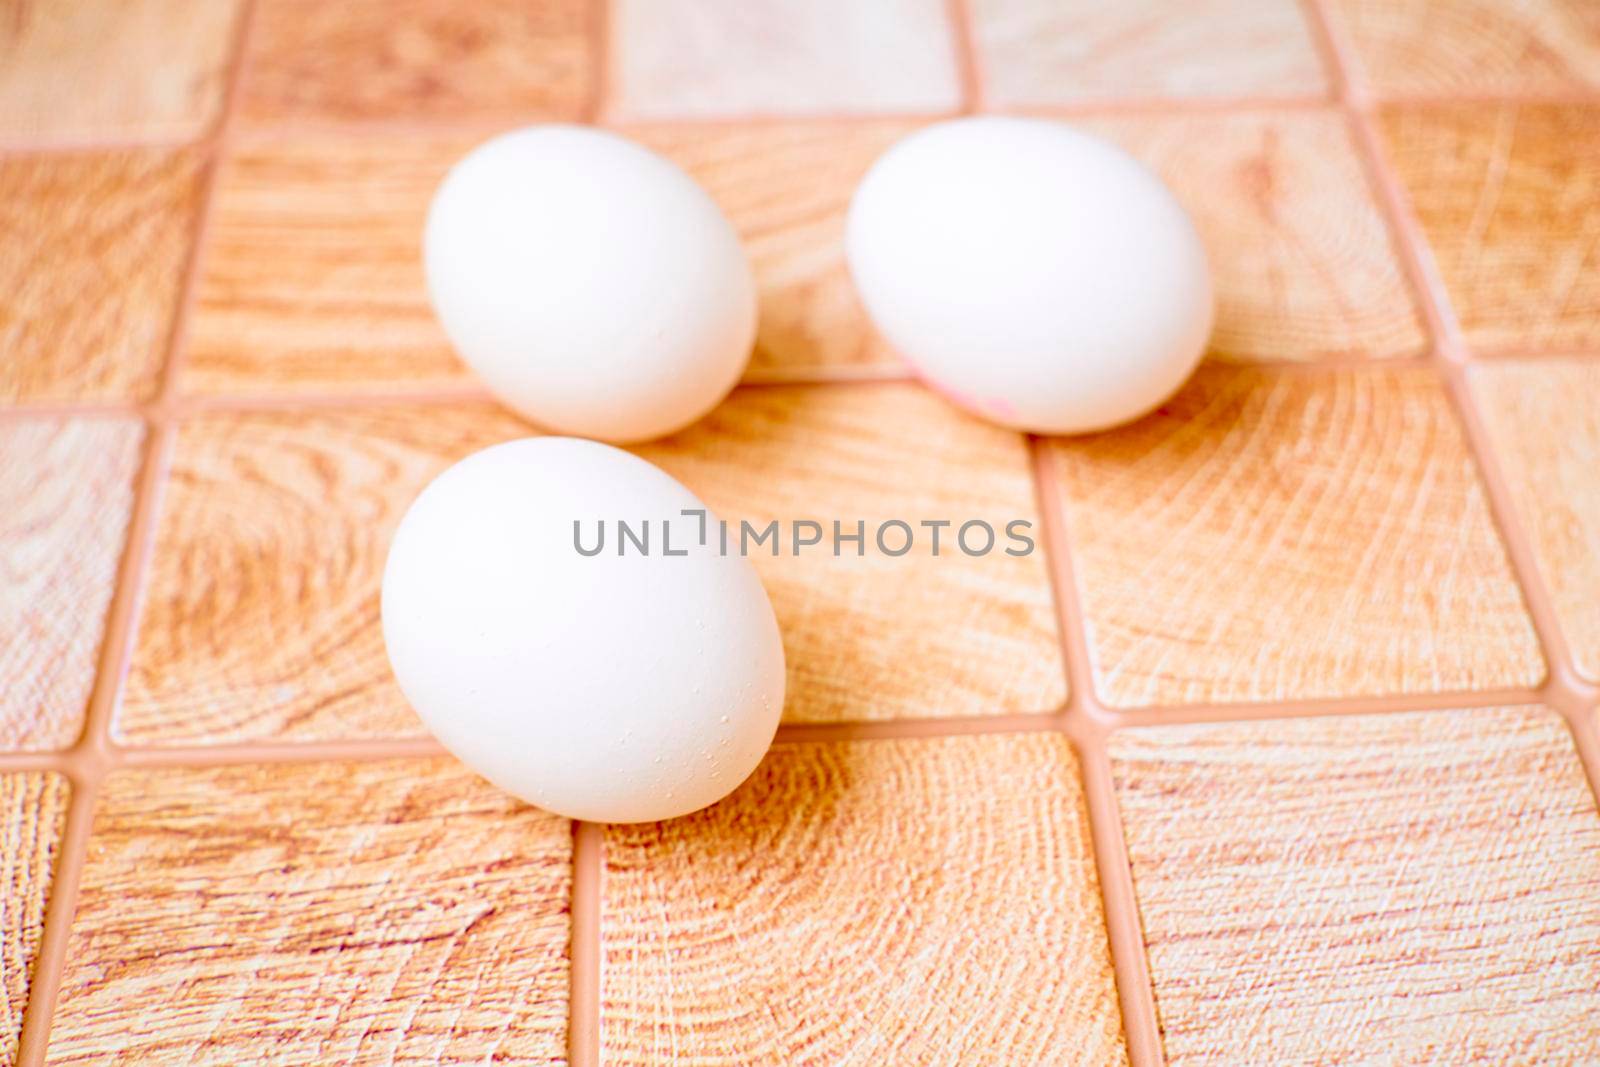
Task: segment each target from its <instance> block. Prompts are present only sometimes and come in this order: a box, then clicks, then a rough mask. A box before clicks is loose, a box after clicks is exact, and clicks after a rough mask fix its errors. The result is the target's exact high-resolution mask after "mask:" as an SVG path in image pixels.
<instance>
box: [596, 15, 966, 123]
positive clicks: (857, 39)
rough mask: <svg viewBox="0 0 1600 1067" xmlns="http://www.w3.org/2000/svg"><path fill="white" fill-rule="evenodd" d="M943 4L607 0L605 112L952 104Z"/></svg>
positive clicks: (730, 112) (778, 111)
mask: <svg viewBox="0 0 1600 1067" xmlns="http://www.w3.org/2000/svg"><path fill="white" fill-rule="evenodd" d="M946 7H947V5H946V4H945V3H943V2H942V0H879V2H878V3H872V4H859V3H855V2H853V0H808V2H807V3H803V4H796V3H789V2H786V0H709V2H695V0H614V2H613V3H612V4H611V5H610V15H611V19H612V35H613V36H612V47H613V49H615V52H614V54H613V56H612V60H611V68H610V76H611V78H612V79H613V81H614V84H613V85H612V86H611V90H612V94H613V95H612V100H611V105H610V106H611V110H612V111H613V112H614V113H615V114H616V115H617V116H620V117H628V118H680V117H687V116H716V115H723V116H738V115H783V114H796V113H800V114H805V113H814V112H818V111H822V112H856V113H867V114H871V113H874V112H918V113H929V112H948V111H954V110H955V108H956V107H957V106H958V105H959V103H960V81H959V74H958V70H957V56H956V48H955V41H954V40H953V39H952V38H951V34H950V26H949V23H948V22H947V21H946V16H947V10H946Z"/></svg>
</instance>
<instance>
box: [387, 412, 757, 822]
mask: <svg viewBox="0 0 1600 1067" xmlns="http://www.w3.org/2000/svg"><path fill="white" fill-rule="evenodd" d="M704 510H705V505H704V504H702V503H701V502H700V501H699V500H697V499H696V498H695V496H694V494H692V493H691V492H689V490H688V489H686V488H684V486H682V485H681V484H679V483H678V482H677V481H676V480H674V479H673V478H672V477H671V476H670V475H668V474H666V473H665V472H663V471H661V470H660V469H658V468H656V467H655V466H653V465H652V464H650V463H648V462H647V461H645V460H643V459H640V458H639V457H637V456H634V455H632V454H631V453H628V452H624V451H622V450H620V449H617V448H613V447H611V446H609V445H604V444H600V443H597V442H593V441H584V440H577V439H573V438H559V437H542V438H530V439H527V440H520V441H512V442H508V443H506V444H501V445H496V446H494V447H492V448H488V449H485V450H483V451H481V452H478V453H475V454H474V455H471V456H469V457H467V458H466V459H463V460H461V461H460V462H459V463H457V464H455V465H454V466H452V467H451V468H449V469H448V470H446V471H445V472H444V473H443V474H441V475H439V477H437V478H436V479H434V481H433V482H432V483H430V484H429V485H428V486H427V488H425V489H424V490H423V491H422V493H421V494H420V495H419V496H418V497H417V499H416V500H415V501H414V502H413V503H412V505H411V507H410V509H409V510H408V511H407V512H406V514H405V516H404V518H403V519H402V520H401V523H400V526H399V528H398V530H397V531H396V533H395V537H394V541H393V544H392V546H391V547H390V550H389V558H388V561H387V564H386V565H385V569H384V576H383V633H384V640H385V643H386V645H387V647H388V651H389V660H390V663H391V664H392V666H393V668H394V673H395V677H396V679H397V680H398V681H399V684H400V688H401V690H402V691H403V692H404V693H405V695H406V698H407V699H408V700H409V701H410V702H411V704H412V706H413V707H414V708H415V709H416V711H417V714H418V715H420V716H421V718H422V720H423V722H424V723H425V724H426V725H427V726H428V728H429V729H430V730H432V731H433V733H434V734H435V735H436V736H437V737H438V738H439V740H440V741H441V742H442V743H443V744H444V745H445V747H446V748H448V749H449V750H450V751H451V752H453V753H454V754H455V755H456V756H457V757H459V758H460V759H461V760H462V761H463V762H464V763H466V764H467V765H468V766H470V767H472V768H473V769H474V770H476V771H477V772H478V773H480V774H482V775H483V776H484V777H485V778H487V779H489V780H490V781H491V782H494V783H495V784H496V785H498V786H500V787H501V788H503V789H505V790H507V791H509V792H511V793H513V794H515V795H517V796H518V797H521V798H522V799H523V800H526V801H528V802H529V803H531V804H535V805H537V806H539V807H541V808H544V809H546V810H548V811H552V812H555V813H557V814H560V815H565V816H567V817H569V818H574V819H586V820H592V821H596V822H643V821H650V820H655V819H666V818H671V817H674V816H678V815H683V814H687V813H688V812H691V811H694V810H696V809H698V808H702V807H704V806H706V805H707V804H711V803H713V802H714V801H716V800H719V799H721V798H722V797H723V796H725V795H726V794H727V793H729V792H730V791H732V790H733V789H734V787H736V786H737V785H738V784H739V783H740V782H741V781H743V780H744V779H745V778H746V777H747V776H748V775H749V774H750V772H751V771H752V770H754V769H755V767H756V764H757V763H759V762H760V761H761V758H762V756H763V755H764V754H765V753H766V751H767V748H768V747H769V745H770V744H771V742H772V737H773V734H774V733H775V732H776V730H777V725H778V718H779V715H780V714H781V711H782V708H783V694H784V656H783V644H782V641H781V639H780V637H779V632H778V624H777V620H776V618H775V617H774V615H773V612H772V605H771V603H770V602H769V601H768V599H767V594H766V591H765V590H764V589H763V588H762V586H761V582H760V580H759V579H758V578H757V576H756V573H755V570H754V569H753V568H752V567H751V566H750V564H749V562H748V561H747V560H745V559H744V558H743V557H742V556H739V555H737V554H732V555H723V554H721V553H719V551H718V547H717V538H716V537H715V536H714V535H713V536H709V537H706V538H705V541H706V542H707V543H706V544H703V545H702V544H700V543H699V542H700V537H699V536H698V535H699V531H700V529H701V525H700V523H701V520H700V518H698V517H697V516H696V515H695V514H693V513H695V512H704ZM685 512H689V513H691V514H689V515H687V516H686V515H685V514H684V513H685ZM618 520H623V521H624V522H625V523H626V524H627V526H628V527H629V530H630V532H631V534H632V536H631V537H625V538H619V534H620V529H619V527H618V524H617V521H618ZM647 520H648V523H649V534H648V538H649V541H648V549H647V550H644V551H641V550H640V547H639V543H638V537H639V534H640V532H641V531H642V530H644V529H645V527H644V523H645V522H646V521H647ZM704 521H705V523H706V526H705V529H707V530H715V528H716V522H717V520H716V519H715V517H714V516H712V515H710V514H709V513H706V514H705V517H704ZM664 522H670V527H667V526H664V525H663V523H664ZM575 523H576V524H577V527H576V529H575V527H574V524H575ZM602 530H604V533H603V534H602V533H601V531H602ZM601 536H604V538H605V540H604V542H603V543H601V544H600V547H599V550H598V551H596V552H594V554H592V555H591V554H588V553H589V552H591V551H592V550H595V549H596V547H597V542H599V539H600V537H601ZM664 538H665V539H666V540H664ZM668 551H670V553H672V554H668ZM677 553H682V554H681V555H679V554H677Z"/></svg>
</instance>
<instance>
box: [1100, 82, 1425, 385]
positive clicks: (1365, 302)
mask: <svg viewBox="0 0 1600 1067" xmlns="http://www.w3.org/2000/svg"><path fill="white" fill-rule="evenodd" d="M1077 125H1078V126H1079V127H1080V128H1083V129H1086V130H1088V131H1089V132H1092V133H1097V134H1099V135H1101V136H1103V137H1107V138H1109V139H1111V140H1112V141H1115V142H1117V143H1119V144H1121V145H1122V146H1123V147H1124V148H1126V149H1128V151H1130V152H1132V153H1133V154H1134V155H1135V156H1138V157H1139V158H1140V159H1142V160H1143V161H1144V162H1145V163H1147V164H1148V165H1149V166H1150V167H1151V168H1152V169H1153V170H1155V171H1156V173H1157V174H1159V175H1160V176H1161V177H1162V178H1163V179H1164V180H1165V181H1166V183H1167V184H1168V186H1169V187H1170V188H1171V189H1172V191H1173V192H1174V193H1176V194H1177V196H1178V198H1179V199H1180V200H1181V201H1183V204H1184V206H1185V207H1186V208H1188V210H1189V213H1190V216H1191V217H1192V218H1193V219H1194V221H1195V225H1196V226H1198V227H1199V229H1200V234H1201V237H1202V239H1203V240H1204V242H1205V245H1206V247H1207V248H1208V249H1209V250H1210V252H1211V269H1212V277H1213V280H1214V282H1215V285H1216V293H1217V322H1216V327H1215V329H1214V330H1213V332H1212V336H1211V354H1212V355H1213V356H1215V357H1219V358H1222V359H1226V360H1236V361H1250V360H1274V361H1276V360H1315V359H1319V358H1326V357H1334V358H1341V359H1351V358H1359V357H1362V356H1372V357H1382V356H1410V355H1416V354H1418V353H1420V352H1421V351H1422V349H1423V345H1424V343H1425V341H1426V337H1425V335H1424V333H1423V329H1422V324H1421V322H1420V321H1419V319H1418V317H1417V311H1416V307H1415V305H1414V304H1413V302H1412V299H1411V294H1410V290H1409V288H1408V286H1407V284H1406V281H1405V278H1404V277H1403V276H1402V274H1401V272H1400V267H1399V264H1398V261H1397V259H1396V256H1395V249H1394V246H1393V244H1392V243H1391V242H1390V240H1389V234H1388V232H1387V230H1386V228H1385V227H1384V223H1383V219H1382V217H1381V216H1380V215H1379V214H1378V209H1377V205H1376V203H1375V202H1374V200H1373V196H1372V192H1371V189H1370V187H1369V185H1368V183H1367V178H1366V175H1365V173H1364V172H1363V170H1362V166H1361V161H1360V158H1359V156H1358V155H1357V153H1356V150H1355V146H1354V145H1353V144H1352V142H1351V139H1350V132H1349V129H1348V127H1347V125H1346V122H1345V119H1344V117H1343V116H1342V115H1340V114H1339V113H1338V112H1336V111H1334V110H1331V109H1330V110H1327V111H1307V110H1303V109H1298V108H1296V109H1291V110H1282V111H1256V112H1236V113H1230V114H1225V115H1184V116H1172V115H1142V116H1141V115H1132V116H1122V117H1118V118H1114V119H1110V118H1108V119H1089V120H1087V121H1084V122H1079V123H1077Z"/></svg>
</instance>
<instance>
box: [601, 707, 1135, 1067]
mask: <svg viewBox="0 0 1600 1067" xmlns="http://www.w3.org/2000/svg"><path fill="white" fill-rule="evenodd" d="M604 893H605V896H604V913H603V923H604V926H603V935H604V939H605V941H604V943H605V946H606V947H605V958H604V964H605V970H604V986H603V1000H602V1008H601V1035H602V1043H603V1058H604V1060H605V1062H607V1063H616V1064H637V1063H671V1062H692V1063H700V1064H729V1065H732V1064H746V1063H785V1064H812V1063H816V1064H822V1063H828V1064H847V1063H848V1064H878V1063H997V1064H998V1063H1006V1064H1011V1063H1045V1062H1049V1063H1062V1064H1069V1063H1078V1064H1085V1065H1088V1064H1095V1065H1101V1064H1114V1063H1122V1062H1125V1053H1124V1050H1123V1047H1122V1034H1121V1022H1120V1019H1119V1018H1118V1015H1117V1008H1116V998H1115V992H1114V990H1113V987H1112V977H1111V968H1110V961H1109V959H1108V957H1107V953H1106V942H1105V935H1104V931H1103V929H1102V926H1101V919H1100V894H1099V890H1098V887H1097V885H1096V882H1095V873H1094V865H1093V862H1092V861H1091V859H1090V853H1089V840H1088V825H1087V822H1086V821H1085V818H1084V813H1083V791H1082V787H1081V785H1080V784H1079V780H1078V772H1077V762H1076V760H1075V759H1074V758H1073V755H1072V751H1071V749H1070V748H1069V747H1068V745H1067V743H1066V742H1065V740H1063V739H1062V738H1059V737H1053V736H1049V735H1039V734H1021V735H1012V736H989V737H952V738H937V739H931V740H918V741H866V742H858V743H855V744H848V745H805V746H801V747H798V748H789V749H779V750H777V751H775V752H774V753H773V754H772V755H771V756H769V757H768V759H767V761H766V762H765V763H764V764H762V766H761V768H760V769H758V770H757V771H756V774H755V775H754V777H753V778H752V779H751V780H750V781H749V782H748V783H746V784H745V785H744V787H743V788H741V789H740V790H739V791H738V792H737V793H735V794H734V796H733V797H732V798H730V799H729V800H727V801H726V802H724V803H722V804H719V805H717V806H716V807H713V808H710V809H708V810H706V811H704V812H701V813H699V814H697V815H692V816H689V817H688V818H684V819H677V820H674V821H672V822H668V823H657V824H646V825H642V826H616V827H611V828H610V829H609V830H608V831H607V834H606V870H605V890H604ZM935 989H937V990H940V993H939V995H938V996H937V997H932V996H930V995H929V992H930V990H935Z"/></svg>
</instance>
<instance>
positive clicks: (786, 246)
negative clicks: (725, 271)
mask: <svg viewBox="0 0 1600 1067" xmlns="http://www.w3.org/2000/svg"><path fill="white" fill-rule="evenodd" d="M918 128H919V124H915V123H908V122H901V121H861V122H837V121H831V122H777V123H773V122H768V123H761V124H758V125H736V126H730V125H710V124H705V123H696V124H679V125H630V126H624V127H623V128H622V129H621V131H620V132H622V133H623V134H624V135H626V136H628V137H631V138H634V139H635V140H638V141H639V142H640V143H642V144H644V145H646V146H647V147H649V148H652V149H654V150H655V151H657V152H660V153H662V154H663V155H665V156H666V157H667V158H669V159H671V160H673V161H674V162H676V163H677V164H678V165H679V166H681V167H683V168H684V169H685V170H687V171H688V172H689V173H690V174H691V175H692V176H693V177H694V178H695V180H697V181H698V182H700V184H701V185H702V186H703V187H704V188H705V190H706V191H707V192H708V193H710V194H711V196H712V197H713V198H714V199H715V200H716V201H717V203H718V205H720V206H721V208H722V210H723V212H724V213H725V214H726V215H727V216H728V218H729V220H730V221H731V222H732V223H733V225H734V227H735V228H736V229H738V231H739V237H740V239H741V240H742V241H743V243H744V248H745V251H746V253H748V255H749V256H750V263H751V267H752V268H753V270H754V271H755V276H756V284H757V286H758V288H759V292H760V300H761V314H760V328H759V334H758V335H757V337H756V348H755V352H754V353H753V354H752V355H751V358H750V369H749V372H748V376H749V377H752V378H765V379H769V380H770V379H773V378H781V377H783V376H784V375H786V374H790V373H793V372H796V371H799V372H814V371H817V370H823V369H829V368H837V367H855V366H864V365H876V366H899V365H900V360H899V357H898V356H896V355H895V354H894V352H893V351H892V350H891V349H890V348H889V347H888V345H887V344H885V343H884V342H883V341H882V340H881V339H880V338H879V337H878V336H877V334H876V333H875V331H874V330H873V328H872V324H871V323H870V322H869V321H868V320H867V316H866V312H865V310H864V309H863V308H862V306H861V301H860V298H859V297H857V295H856V289H855V284H854V282H852V281H851V279H850V272H849V269H848V268H847V267H846V265H845V259H844V223H845V214H846V212H847V211H848V209H849V207H850V198H851V196H853V195H854V193H855V189H856V186H857V185H858V184H860V182H861V179H862V178H863V177H864V176H865V175H866V173H867V168H868V167H870V166H871V165H872V163H873V161H874V160H876V159H877V157H878V156H879V155H880V154H882V153H883V152H884V151H885V150H886V149H887V148H888V147H889V146H890V145H892V144H893V143H894V142H895V141H897V140H899V139H900V138H902V137H904V136H907V135H908V134H910V133H912V132H914V131H915V130H916V129H918Z"/></svg>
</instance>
